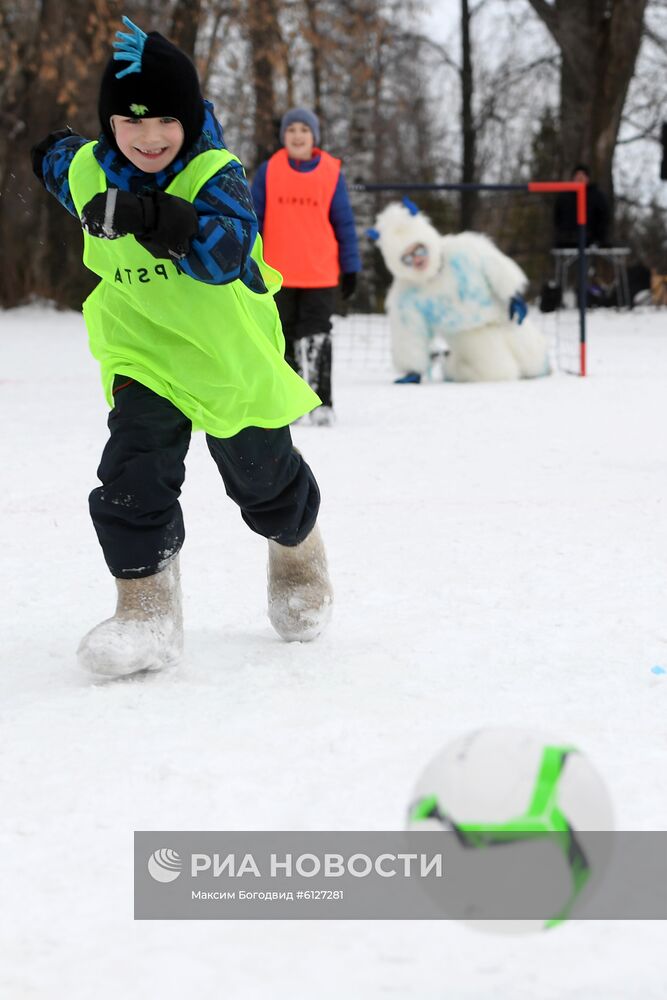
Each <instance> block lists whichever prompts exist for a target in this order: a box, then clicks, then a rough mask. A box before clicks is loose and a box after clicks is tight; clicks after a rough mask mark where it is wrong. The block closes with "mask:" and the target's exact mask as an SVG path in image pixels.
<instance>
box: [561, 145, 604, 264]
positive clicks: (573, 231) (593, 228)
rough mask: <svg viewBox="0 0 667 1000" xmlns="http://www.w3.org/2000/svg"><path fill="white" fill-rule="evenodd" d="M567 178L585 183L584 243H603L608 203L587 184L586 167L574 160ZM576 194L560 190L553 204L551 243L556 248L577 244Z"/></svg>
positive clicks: (595, 188) (600, 193) (597, 188)
mask: <svg viewBox="0 0 667 1000" xmlns="http://www.w3.org/2000/svg"><path fill="white" fill-rule="evenodd" d="M571 180H573V181H583V182H584V183H585V184H586V185H587V188H586V246H592V245H594V244H595V245H597V246H606V245H607V228H608V226H609V205H608V203H607V199H606V198H605V196H604V194H603V193H602V191H600V189H599V187H598V186H597V184H593V183H591V174H590V170H589V169H588V167H587V166H586V165H585V164H584V163H578V164H577V166H576V167H575V168H574V170H573V171H572V177H571ZM578 245H579V233H578V228H577V195H576V193H575V192H574V191H561V192H560V194H557V195H556V201H555V204H554V246H555V247H559V248H563V249H564V248H566V247H577V246H578Z"/></svg>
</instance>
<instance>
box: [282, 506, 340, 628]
mask: <svg viewBox="0 0 667 1000" xmlns="http://www.w3.org/2000/svg"><path fill="white" fill-rule="evenodd" d="M332 603H333V591H332V589H331V581H330V580H329V572H328V570H327V557H326V553H325V551H324V543H323V542H322V536H321V535H320V529H319V528H318V527H317V525H316V526H315V527H314V528H313V530H312V531H311V533H310V534H309V535H308V537H307V538H305V539H304V541H303V542H301V543H300V544H299V545H294V546H291V545H279V544H278V543H277V542H273V541H269V620H270V622H271V624H272V625H273V627H274V629H275V630H276V632H277V633H278V635H279V636H280V637H281V638H283V639H286V640H287V642H307V641H309V640H310V639H316V638H317V636H318V635H319V634H320V632H322V631H323V630H324V628H325V626H326V625H327V623H328V621H329V619H330V617H331V607H332Z"/></svg>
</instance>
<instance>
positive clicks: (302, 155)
mask: <svg viewBox="0 0 667 1000" xmlns="http://www.w3.org/2000/svg"><path fill="white" fill-rule="evenodd" d="M314 143H315V136H314V135H313V133H312V132H311V131H310V129H309V128H308V126H307V125H304V123H303V122H292V124H291V125H288V126H287V128H286V129H285V149H286V150H287V155H288V156H289V157H291V159H293V160H309V159H310V158H311V157H312V155H313V145H314Z"/></svg>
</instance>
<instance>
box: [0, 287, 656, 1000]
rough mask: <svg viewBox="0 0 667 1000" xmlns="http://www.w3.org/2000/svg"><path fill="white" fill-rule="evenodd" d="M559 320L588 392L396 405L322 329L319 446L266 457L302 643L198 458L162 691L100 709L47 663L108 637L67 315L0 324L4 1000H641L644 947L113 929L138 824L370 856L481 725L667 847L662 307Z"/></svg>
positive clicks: (19, 314) (571, 385)
mask: <svg viewBox="0 0 667 1000" xmlns="http://www.w3.org/2000/svg"><path fill="white" fill-rule="evenodd" d="M364 322H365V321H363V320H359V321H358V327H359V331H361V332H360V333H359V336H360V337H362V335H363V330H362V325H363V323H364ZM589 325H590V343H591V347H590V375H589V377H588V378H586V379H580V378H575V377H571V376H566V375H557V376H554V377H551V378H548V379H541V380H536V381H530V382H518V383H503V384H478V385H464V384H443V383H441V382H436V381H433V382H429V383H427V384H424V385H422V386H411V385H406V386H395V385H392V384H391V378H392V376H391V373H390V372H389V371H383V370H381V369H379V368H369V369H366V368H364V366H363V365H362V364H357V365H355V364H352V363H351V362H350V358H352V357H353V356H354V351H353V350H352V351H351V352H348V351H347V349H346V350H343V346H344V341H345V336H347V333H346V331H345V329H344V324H340V331H339V332H340V334H341V337H340V343H339V345H338V346H337V347H336V348H335V350H337V351H338V352H339V359H338V361H337V365H336V372H335V389H336V409H337V422H336V425H335V426H334V427H333V428H328V427H325V428H320V427H312V426H308V425H298V426H296V427H295V428H294V432H293V433H294V439H295V442H296V444H297V445H298V447H299V448H301V449H302V451H303V452H304V454H305V455H306V457H307V460H308V461H309V462H310V463H311V465H312V466H313V468H314V470H315V471H316V474H317V477H318V479H319V482H320V485H321V488H322V493H323V505H322V512H321V521H320V523H321V526H322V532H323V535H324V538H325V541H326V544H327V548H328V554H329V564H330V569H331V574H332V579H333V584H334V590H335V600H336V605H335V611H334V617H333V620H332V622H331V625H330V627H329V630H328V631H327V633H326V634H325V635H324V636H323V637H321V638H320V639H319V640H317V641H316V642H314V643H311V644H306V643H304V644H298V643H296V644H294V643H292V644H287V643H283V642H282V641H281V640H280V639H278V637H277V636H276V635H275V634H274V633H273V631H272V630H271V627H270V625H269V624H268V620H267V617H266V565H265V564H266V543H265V541H264V540H263V539H260V538H258V537H256V536H254V535H253V534H252V533H251V532H250V531H249V530H248V529H247V528H246V526H245V525H244V524H243V522H242V521H241V519H240V517H239V514H238V511H237V510H236V508H235V506H234V505H233V504H232V502H231V501H230V500H228V499H227V497H226V496H225V493H224V489H223V487H222V484H221V482H220V480H219V478H218V474H217V471H216V469H215V466H214V464H213V462H212V461H211V459H210V457H209V455H208V452H207V450H206V447H205V442H204V439H203V436H202V435H197V436H195V437H194V439H193V443H192V447H191V450H190V454H189V458H188V475H187V480H186V485H185V489H184V493H183V497H182V502H183V507H184V512H185V517H186V526H187V532H188V536H187V539H186V544H185V547H184V549H183V552H182V558H181V563H182V577H183V589H184V611H185V626H186V656H185V662H184V665H183V667H182V668H181V669H180V670H179V671H177V672H171V673H168V674H160V675H151V676H147V677H143V678H138V679H133V680H129V681H127V680H125V681H116V682H111V683H100V682H99V681H97V682H95V681H94V680H93V679H90V678H87V677H86V676H85V675H83V674H82V673H81V672H80V671H79V670H78V668H77V666H76V661H75V650H76V647H77V644H78V642H79V640H80V638H81V636H82V635H83V633H84V632H85V631H87V629H89V628H90V627H91V626H92V625H94V624H95V623H96V622H98V621H100V620H102V619H103V618H105V617H108V616H109V614H111V613H112V612H113V583H112V580H111V578H110V577H109V575H108V572H107V570H106V567H105V565H104V563H103V560H102V557H101V552H100V550H99V547H98V544H97V540H96V538H95V535H94V532H93V528H92V526H91V524H90V521H89V517H88V510H87V494H88V492H89V491H90V490H91V489H92V488H93V487H94V486H95V485H96V483H97V480H96V476H95V472H96V468H97V464H98V461H99V457H100V453H101V449H102V447H103V445H104V442H105V440H106V436H107V431H106V426H105V420H106V404H105V402H104V399H103V396H102V392H101V388H100V384H99V379H98V375H97V369H96V365H95V362H94V361H93V360H92V359H91V358H90V356H89V354H88V350H87V344H86V335H85V330H84V326H83V321H82V319H81V317H80V316H79V315H78V314H74V313H59V312H56V311H53V310H52V309H50V308H44V307H40V306H31V307H26V308H23V309H19V310H15V311H11V312H5V313H2V314H0V345H1V351H2V365H1V367H0V406H1V407H2V413H1V417H2V428H3V433H2V436H1V438H0V449H1V452H2V470H3V483H4V486H3V489H2V495H1V500H0V502H1V504H2V530H3V540H2V555H3V561H2V571H1V573H2V577H1V582H2V592H3V594H4V600H3V605H2V659H3V666H2V679H3V684H2V696H1V699H0V857H1V858H2V862H1V868H2V880H1V882H0V892H1V897H2V906H1V907H0V996H1V997H2V998H3V1000H4V998H7V1000H33V998H40V1000H41V998H45V1000H47V998H48V1000H60V998H63V1000H65V998H66V1000H89V998H91V997H95V998H96V1000H107V998H109V1000H117V998H123V1000H134V998H137V1000H140V998H141V1000H143V998H153V997H160V998H168V1000H171V998H174V1000H175V998H180V997H182V996H188V997H193V998H195V997H196V998H197V1000H209V998H210V1000H213V998H217V997H221V996H224V997H229V998H241V1000H255V998H258V1000H259V998H261V1000H282V998H285V1000H287V998H289V1000H301V998H304V1000H306V998H308V1000H310V998H315V997H316V998H327V1000H329V998H331V1000H334V998H335V1000H343V998H345V1000H375V998H377V1000H383V998H385V997H387V998H389V997H396V998H400V1000H403V998H412V997H414V998H415V1000H416V998H419V1000H436V998H437V1000H445V998H446V1000H473V998H474V1000H489V998H492V997H494V998H496V997H497V998H500V1000H523V998H526V1000H569V998H572V1000H574V998H576V1000H630V998H633V1000H634V998H641V1000H653V998H658V997H663V996H664V995H665V992H664V990H665V982H667V948H665V931H664V927H662V926H661V925H660V924H658V923H652V922H634V923H633V922H629V921H623V922H597V921H596V922H589V923H585V922H579V923H572V924H569V925H566V926H565V927H561V928H557V929H556V930H553V931H551V932H548V933H546V934H543V935H538V936H529V937H509V938H508V937H505V936H496V935H487V934H480V933H479V932H476V931H474V930H471V929H470V928H468V927H464V926H461V925H458V924H455V923H451V922H445V921H432V922H429V921H414V922H410V921H382V920H378V921H375V922H370V921H368V922H366V921H362V922H355V921H349V922H346V921H322V922H318V921H312V922H308V921H305V920H304V921H298V922H288V921H286V922H280V921H257V922H254V921H245V922H244V921H238V922H231V921H193V922H187V921H182V922H179V921H173V922H170V921H156V922H150V921H137V922H135V921H134V920H133V916H132V905H133V901H132V891H133V883H132V844H133V831H134V830H137V829H138V830H141V829H155V830H158V829H163V830H187V829H192V830H197V829H201V830H231V829H235V830H247V829H266V830H271V829H276V830H282V829H285V830H289V829H307V830H309V829H313V830H316V829H325V830H335V829H340V830H346V829H350V830H354V829H360V830H372V829H377V830H385V829H400V828H402V827H403V824H404V819H405V810H406V806H407V803H408V802H409V800H410V796H411V792H412V788H413V786H414V784H415V782H416V780H417V777H418V775H419V773H420V771H421V770H422V768H423V767H424V766H425V764H426V763H427V761H428V760H429V759H430V758H431V757H432V756H433V755H434V754H435V753H436V752H438V751H439V750H440V748H441V747H442V746H443V744H445V743H446V742H448V741H449V740H451V739H453V738H455V737H457V736H459V735H460V734H461V733H464V732H466V731H467V730H470V729H474V728H478V727H480V726H486V725H498V724H502V725H512V724H517V725H521V726H529V727H531V728H534V729H537V730H539V731H544V732H545V733H546V734H549V735H550V736H551V735H553V734H555V735H556V736H557V737H558V738H559V739H562V740H563V741H568V742H570V741H572V742H575V743H576V744H577V745H578V746H579V747H580V748H581V749H582V750H583V751H585V752H586V753H587V754H588V755H589V756H590V759H591V761H592V762H593V764H594V766H595V767H596V768H597V770H598V771H599V772H600V773H601V774H602V775H603V777H604V779H605V781H606V782H607V784H608V787H609V790H610V793H611V796H612V799H613V802H614V806H615V810H616V819H617V827H618V828H619V829H638V830H651V829H652V830H664V829H665V828H666V827H667V795H666V794H665V785H666V782H665V774H666V769H665V764H666V760H667V725H666V723H667V676H658V675H656V674H653V673H652V672H651V667H652V666H653V665H658V664H661V665H667V510H666V509H665V496H666V492H667V443H666V440H667V439H666V434H665V428H666V427H667V391H666V383H667V313H663V312H644V313H632V314H622V313H618V314H617V313H610V312H604V314H602V313H600V314H594V315H592V316H591V317H590V321H589ZM347 326H348V331H349V328H350V327H354V322H352V323H350V322H348V324H347ZM357 332H358V331H357ZM353 333H354V331H353ZM352 343H353V342H352ZM348 346H349V343H348Z"/></svg>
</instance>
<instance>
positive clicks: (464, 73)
mask: <svg viewBox="0 0 667 1000" xmlns="http://www.w3.org/2000/svg"><path fill="white" fill-rule="evenodd" d="M473 90H474V79H473V70H472V43H471V40H470V5H469V3H468V0H461V134H462V138H463V157H462V164H461V167H462V169H461V182H462V183H463V184H472V183H474V181H475V180H476V179H477V177H476V156H475V153H476V149H475V123H474V118H473V105H472V101H473ZM476 208H477V192H476V191H462V192H461V229H473V228H474V225H475V211H476Z"/></svg>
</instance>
